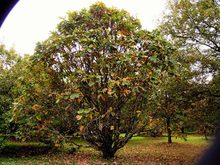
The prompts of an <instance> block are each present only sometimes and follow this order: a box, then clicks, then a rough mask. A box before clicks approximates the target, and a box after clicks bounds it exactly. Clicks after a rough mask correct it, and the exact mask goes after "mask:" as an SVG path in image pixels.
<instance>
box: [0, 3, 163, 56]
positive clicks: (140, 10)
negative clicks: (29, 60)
mask: <svg viewBox="0 0 220 165" xmlns="http://www.w3.org/2000/svg"><path fill="white" fill-rule="evenodd" d="M99 1H102V2H104V3H105V4H106V5H107V6H108V7H112V6H114V7H117V8H118V9H125V10H127V11H128V12H129V13H130V14H131V15H133V16H135V17H137V18H138V19H140V20H141V23H142V26H143V28H144V29H147V30H153V29H154V28H156V26H157V25H158V19H160V18H161V16H162V13H163V11H164V10H165V8H166V0H99ZM95 2H97V0H20V1H19V2H18V3H17V4H16V6H15V7H14V8H13V9H12V10H11V12H10V13H9V15H8V16H7V17H6V19H5V22H4V23H3V25H2V27H1V28H0V42H1V43H4V44H5V45H6V48H8V49H9V48H11V47H13V48H14V49H15V50H16V51H17V52H18V53H19V54H20V55H24V54H33V53H34V48H35V44H36V43H37V42H39V41H43V40H45V39H47V38H48V37H49V35H50V32H51V31H54V30H55V28H56V25H57V24H58V23H59V22H60V18H61V17H65V16H66V13H67V12H68V11H76V10H77V11H80V10H81V9H82V8H89V6H90V5H92V4H93V3H95Z"/></svg>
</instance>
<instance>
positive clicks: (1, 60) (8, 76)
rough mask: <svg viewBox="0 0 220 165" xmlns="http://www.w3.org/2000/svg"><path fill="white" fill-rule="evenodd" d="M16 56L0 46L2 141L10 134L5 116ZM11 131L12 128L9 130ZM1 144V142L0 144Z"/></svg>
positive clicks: (10, 99) (0, 129) (11, 101)
mask: <svg viewBox="0 0 220 165" xmlns="http://www.w3.org/2000/svg"><path fill="white" fill-rule="evenodd" d="M19 59H20V58H19V56H18V54H17V53H16V52H15V51H14V50H13V49H10V50H7V49H6V48H5V46H4V45H3V44H0V134H1V136H0V139H1V140H4V139H5V138H6V136H7V134H9V133H10V127H9V125H8V124H7V120H6V116H7V115H6V114H7V112H8V111H9V110H10V108H11V107H12V104H13V92H12V87H13V85H14V81H15V80H16V78H17V74H16V73H14V72H13V69H14V66H15V65H16V64H17V63H18V62H19ZM11 129H12V128H11ZM1 140H0V141H1ZM0 143H1V142H0Z"/></svg>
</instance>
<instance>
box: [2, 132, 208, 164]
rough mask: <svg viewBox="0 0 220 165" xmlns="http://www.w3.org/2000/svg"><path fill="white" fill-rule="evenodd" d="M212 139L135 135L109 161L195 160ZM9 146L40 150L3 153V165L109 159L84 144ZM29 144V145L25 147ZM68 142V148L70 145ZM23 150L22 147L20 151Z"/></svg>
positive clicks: (176, 162) (190, 162)
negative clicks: (58, 149)
mask: <svg viewBox="0 0 220 165" xmlns="http://www.w3.org/2000/svg"><path fill="white" fill-rule="evenodd" d="M76 141H77V143H78V144H83V143H84V142H83V141H82V140H81V139H77V140H76ZM208 144H209V142H207V141H206V140H205V139H204V137H201V136H192V135H190V136H188V137H187V141H184V140H183V139H181V138H177V139H176V138H173V143H172V144H167V137H157V138H152V137H140V136H137V137H133V138H132V139H131V140H130V141H129V143H128V144H127V145H126V146H125V147H123V148H122V149H120V150H119V151H118V152H117V154H116V158H115V159H113V160H111V161H107V164H114V163H115V164H116V163H117V164H140V165H141V164H143V165H144V164H149V165H151V164H174V165H175V164H177V165H179V164H192V162H195V161H196V160H197V159H198V157H199V155H201V154H202V152H203V150H204V149H206V148H207V146H208ZM6 146H7V147H6V148H8V150H9V151H10V150H15V151H16V152H28V151H32V152H33V150H37V151H38V152H36V153H38V154H30V155H28V154H27V153H23V155H18V156H17V157H13V156H12V155H9V156H7V155H5V156H4V155H1V156H0V165H3V164H4V165H5V164H8V165H21V164H25V165H26V164H27V165H28V164H30V165H32V164H34V165H35V164H36V165H39V164H40V165H41V164H44V165H47V164H48V165H49V164H50V165H51V164H54V165H55V164H56V165H57V164H58V165H61V164H62V165H69V164H71V165H72V164H77V165H78V164H79V165H81V164H104V163H106V160H103V159H102V158H101V154H100V153H99V152H97V151H95V150H94V149H91V148H82V149H80V150H79V151H77V152H75V153H73V154H67V153H51V152H45V153H41V154H40V152H41V151H44V150H43V148H44V149H45V147H46V145H45V144H42V143H14V142H8V143H7V144H6ZM25 147H26V148H25ZM68 147H70V146H68V144H66V148H68ZM19 150H20V151H19ZM12 153H13V152H12Z"/></svg>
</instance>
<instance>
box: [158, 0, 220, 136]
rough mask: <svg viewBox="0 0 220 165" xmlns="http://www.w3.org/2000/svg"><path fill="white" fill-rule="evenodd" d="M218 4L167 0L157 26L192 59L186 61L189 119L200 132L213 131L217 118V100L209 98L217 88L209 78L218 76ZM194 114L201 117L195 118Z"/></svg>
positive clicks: (203, 0) (206, 0)
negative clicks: (189, 74) (166, 9)
mask: <svg viewBox="0 0 220 165" xmlns="http://www.w3.org/2000/svg"><path fill="white" fill-rule="evenodd" d="M219 5H220V3H219V1H218V0H198V1H194V0H181V1H170V4H169V9H170V11H169V12H168V13H167V14H166V15H165V16H164V17H163V22H162V25H161V30H162V31H163V33H164V34H165V36H166V37H167V38H169V39H171V40H172V41H173V43H175V45H176V46H177V47H178V48H179V51H181V52H182V54H183V55H184V56H191V57H192V58H194V59H193V60H192V61H191V64H190V65H191V68H190V69H191V72H192V74H194V77H192V79H191V81H190V82H191V84H192V89H191V91H190V93H191V99H190V101H191V102H192V107H191V109H189V114H190V115H189V120H191V122H193V123H194V124H193V125H194V126H195V125H197V129H198V130H201V129H203V130H205V131H204V132H208V129H207V128H209V130H210V131H211V132H213V127H216V126H217V124H216V121H217V120H215V122H214V120H213V119H214V118H217V117H218V115H217V114H218V111H219V110H218V104H217V102H215V101H213V100H218V99H219V97H218V95H216V93H215V92H214V91H213V89H215V90H217V91H218V89H217V88H216V87H217V86H215V88H212V87H213V85H212V83H213V81H211V80H212V78H213V79H217V78H215V76H217V77H218V72H219V50H220V49H219V48H220V47H219V46H220V45H219V38H220V37H219V26H220V23H219V22H220V21H219V18H220V6H219ZM211 100H212V101H211ZM214 107H215V108H214ZM190 116H191V117H192V118H191V117H190ZM196 116H198V118H200V119H201V120H198V119H195V118H196ZM211 116H212V117H211ZM214 116H215V117H214ZM196 123H197V124H196ZM214 123H215V124H214ZM193 125H192V127H193ZM201 127H203V128H201ZM204 128H206V129H204Z"/></svg>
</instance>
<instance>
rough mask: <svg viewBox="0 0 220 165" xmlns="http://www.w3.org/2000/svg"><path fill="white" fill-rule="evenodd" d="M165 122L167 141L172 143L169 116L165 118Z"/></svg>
mask: <svg viewBox="0 0 220 165" xmlns="http://www.w3.org/2000/svg"><path fill="white" fill-rule="evenodd" d="M166 124H167V134H168V143H172V130H171V123H170V117H169V116H168V117H167V118H166Z"/></svg>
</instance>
